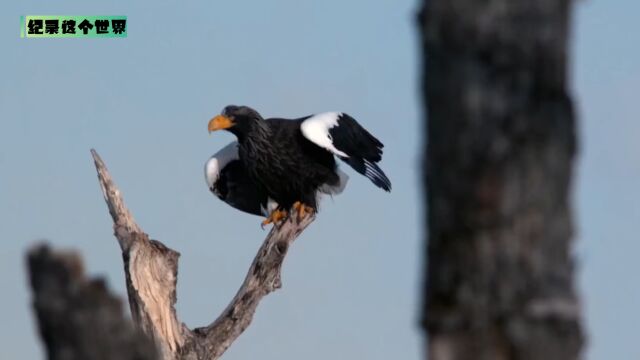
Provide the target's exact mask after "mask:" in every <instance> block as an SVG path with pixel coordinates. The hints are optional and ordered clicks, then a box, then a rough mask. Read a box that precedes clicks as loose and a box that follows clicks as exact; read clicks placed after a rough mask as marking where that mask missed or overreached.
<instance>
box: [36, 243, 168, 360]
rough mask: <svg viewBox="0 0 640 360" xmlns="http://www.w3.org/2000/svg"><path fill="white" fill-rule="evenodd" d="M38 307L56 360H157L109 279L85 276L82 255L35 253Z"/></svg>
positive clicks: (41, 248)
mask: <svg viewBox="0 0 640 360" xmlns="http://www.w3.org/2000/svg"><path fill="white" fill-rule="evenodd" d="M27 265H28V267H29V273H30V280H31V287H32V288H33V307H34V310H35V313H36V317H37V320H38V325H39V327H40V334H41V335H42V339H43V341H44V344H45V348H46V350H47V354H48V358H49V359H50V360H156V359H158V353H157V351H156V347H155V346H154V344H153V342H152V341H151V340H150V339H149V338H148V337H147V336H145V335H144V334H142V333H141V332H140V331H139V330H138V329H136V328H135V327H134V326H133V324H131V322H130V321H129V320H128V319H127V318H125V317H124V312H123V309H122V302H121V301H120V299H118V298H117V297H115V296H114V295H112V294H110V293H109V292H108V290H107V289H106V286H105V283H104V281H103V280H100V279H95V280H89V279H87V278H86V277H85V274H84V269H83V265H82V260H81V259H80V256H79V255H78V254H76V253H72V252H54V251H51V250H50V249H49V248H48V247H47V246H44V245H43V246H38V247H35V248H33V249H32V250H31V251H29V255H28V259H27Z"/></svg>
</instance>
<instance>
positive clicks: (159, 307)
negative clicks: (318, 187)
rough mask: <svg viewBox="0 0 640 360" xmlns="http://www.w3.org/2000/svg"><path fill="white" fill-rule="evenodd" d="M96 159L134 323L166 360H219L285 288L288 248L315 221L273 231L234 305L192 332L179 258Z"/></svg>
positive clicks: (310, 218) (291, 223)
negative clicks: (184, 309)
mask: <svg viewBox="0 0 640 360" xmlns="http://www.w3.org/2000/svg"><path fill="white" fill-rule="evenodd" d="M91 154H92V156H93V159H94V162H95V166H96V170H97V172H98V179H99V182H100V186H101V188H102V192H103V194H104V198H105V201H106V202H107V206H108V207H109V213H110V214H111V217H112V218H113V222H114V232H115V236H116V238H117V239H118V242H119V243H120V247H121V248H122V252H123V260H124V265H125V276H126V282H127V291H128V295H129V304H130V307H131V313H132V316H133V319H134V321H135V323H136V324H137V325H138V326H139V327H140V328H141V329H142V330H143V331H144V332H145V333H146V334H148V335H149V336H151V337H152V338H153V339H154V340H155V342H156V344H157V345H158V347H159V348H160V349H161V351H162V355H163V359H166V360H169V359H217V358H219V357H220V356H221V355H222V354H223V353H224V352H225V350H226V349H227V348H228V347H229V346H230V345H231V344H232V343H233V341H234V340H235V339H236V338H237V337H238V336H240V334H241V333H242V332H243V331H244V330H245V329H246V328H247V327H248V326H249V324H250V323H251V320H252V319H253V314H254V313H255V310H256V307H257V306H258V303H259V302H260V300H261V299H262V298H263V297H264V296H266V295H267V294H269V293H270V292H272V291H274V290H276V289H278V288H280V287H281V279H280V273H281V268H282V263H283V261H284V258H285V255H286V253H287V251H288V249H289V246H290V245H291V243H293V241H294V240H295V239H296V238H297V237H298V235H300V233H301V232H302V231H303V230H304V229H305V228H306V227H307V226H308V225H309V224H310V223H311V222H313V220H314V218H315V217H314V216H313V215H309V216H306V217H304V218H302V219H300V220H298V219H297V218H296V217H295V216H291V217H290V218H289V219H287V220H286V221H284V222H283V223H282V224H280V225H278V226H274V227H273V228H272V229H271V231H270V232H269V234H268V235H267V238H266V239H265V241H264V243H263V244H262V246H261V247H260V249H259V250H258V253H257V255H256V257H255V259H254V260H253V263H252V265H251V267H250V269H249V272H248V273H247V276H246V278H245V281H244V283H243V284H242V286H241V287H240V289H239V290H238V292H237V294H236V296H235V297H234V298H233V300H232V301H231V303H230V304H229V305H228V306H227V308H226V309H225V310H224V311H223V313H222V314H221V315H220V316H219V317H218V318H217V319H216V320H215V321H214V322H213V323H211V324H210V325H209V326H206V327H202V328H198V329H195V330H193V331H192V330H190V329H188V328H187V327H186V326H185V325H184V324H182V323H181V322H180V321H179V320H178V318H177V315H176V311H175V307H174V305H175V302H176V282H177V272H178V257H179V256H180V254H179V253H178V252H176V251H174V250H172V249H170V248H168V247H166V246H165V245H163V244H162V243H161V242H159V241H156V240H150V239H149V237H148V235H147V234H146V233H144V232H142V230H141V229H140V227H139V226H138V225H137V224H136V222H135V220H134V219H133V217H132V215H131V213H130V212H129V210H128V209H127V207H126V206H125V204H124V201H123V199H122V196H121V195H120V191H119V190H118V188H117V187H116V185H115V184H114V182H113V180H112V179H111V176H110V175H109V172H108V170H107V168H106V166H105V164H104V162H103V161H102V159H101V158H100V156H99V155H98V154H97V152H96V151H95V150H91Z"/></svg>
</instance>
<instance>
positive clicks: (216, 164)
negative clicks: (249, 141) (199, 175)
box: [204, 141, 239, 189]
mask: <svg viewBox="0 0 640 360" xmlns="http://www.w3.org/2000/svg"><path fill="white" fill-rule="evenodd" d="M238 159H239V155H238V142H236V141H233V142H231V143H230V144H229V145H227V146H225V147H223V148H222V149H220V151H218V152H217V153H215V154H214V155H213V156H212V157H211V158H209V160H207V162H206V164H204V178H205V180H206V181H207V186H208V187H209V189H213V187H214V186H213V185H214V184H215V183H216V181H218V178H220V172H221V171H222V169H224V167H225V166H227V164H229V163H230V162H232V161H233V160H238Z"/></svg>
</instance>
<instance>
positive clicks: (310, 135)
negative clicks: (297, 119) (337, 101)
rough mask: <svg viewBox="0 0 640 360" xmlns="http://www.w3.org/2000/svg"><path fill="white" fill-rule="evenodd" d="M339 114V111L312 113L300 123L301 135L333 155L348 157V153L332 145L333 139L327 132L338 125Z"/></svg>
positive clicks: (340, 114)
mask: <svg viewBox="0 0 640 360" xmlns="http://www.w3.org/2000/svg"><path fill="white" fill-rule="evenodd" d="M340 116H342V113H339V112H326V113H322V114H317V115H313V116H312V117H310V118H308V119H307V120H304V121H303V122H302V124H301V125H300V130H301V131H302V135H304V137H306V138H307V139H309V140H310V141H311V142H313V143H314V144H316V145H318V146H320V147H321V148H324V149H326V150H328V151H330V152H332V153H333V154H334V155H338V156H342V157H349V155H347V154H345V153H344V152H342V151H340V150H338V149H336V147H335V146H334V145H333V139H332V138H331V135H330V134H329V129H331V128H333V127H335V126H338V119H339V118H340Z"/></svg>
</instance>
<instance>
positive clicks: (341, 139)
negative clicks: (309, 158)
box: [300, 112, 391, 191]
mask: <svg viewBox="0 0 640 360" xmlns="http://www.w3.org/2000/svg"><path fill="white" fill-rule="evenodd" d="M300 130H301V131H302V134H303V135H304V137H305V138H307V139H308V140H309V141H311V142H313V143H314V144H316V145H318V146H320V147H322V148H324V149H325V150H327V151H329V152H331V153H333V154H334V155H336V156H337V157H339V158H340V159H341V160H342V161H344V162H346V163H347V164H349V165H351V167H352V168H353V169H354V170H356V171H357V172H359V173H360V174H362V175H364V176H366V177H367V178H369V180H371V182H373V183H374V184H375V185H376V186H378V187H380V188H382V189H384V190H386V191H391V181H389V178H387V176H386V175H385V173H384V172H383V171H382V169H380V167H378V165H377V164H376V163H377V162H379V161H380V160H382V148H383V147H384V145H382V143H381V142H380V141H379V140H378V139H376V138H375V137H374V136H373V135H371V134H370V133H369V132H368V131H367V130H366V129H365V128H363V127H362V126H360V124H358V122H357V121H356V120H355V119H354V118H352V117H351V116H349V115H347V114H344V113H336V112H329V113H322V114H318V115H313V116H310V117H308V118H305V119H302V120H301V123H300Z"/></svg>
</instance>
